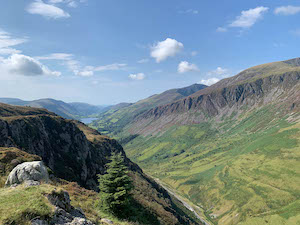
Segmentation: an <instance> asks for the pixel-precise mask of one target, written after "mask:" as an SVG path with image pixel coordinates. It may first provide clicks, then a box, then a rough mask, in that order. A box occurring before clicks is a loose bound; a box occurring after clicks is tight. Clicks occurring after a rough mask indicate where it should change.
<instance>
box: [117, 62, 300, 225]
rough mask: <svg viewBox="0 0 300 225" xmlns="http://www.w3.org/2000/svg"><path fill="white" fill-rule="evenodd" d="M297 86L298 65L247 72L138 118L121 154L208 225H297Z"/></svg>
mask: <svg viewBox="0 0 300 225" xmlns="http://www.w3.org/2000/svg"><path fill="white" fill-rule="evenodd" d="M299 81H300V65H299V59H293V60H288V61H283V62H276V63H269V64H265V65H260V66H256V67H253V68H250V69H247V70H245V71H243V72H241V73H240V74H238V75H237V76H234V77H231V78H227V79H224V80H222V81H220V82H218V83H217V84H215V85H213V86H210V87H208V88H205V89H203V90H200V91H198V92H196V93H194V94H193V95H191V96H188V97H187V98H184V99H180V100H178V101H175V102H172V103H170V104H167V105H162V106H158V107H155V108H153V109H150V110H148V111H146V112H144V113H143V114H140V115H139V116H138V117H136V118H135V119H134V120H132V121H131V122H130V123H129V124H128V125H127V126H126V127H124V129H123V133H122V135H123V137H121V138H122V139H126V137H124V136H125V135H127V137H128V138H127V140H128V141H127V144H126V145H125V147H124V148H125V151H126V153H127V155H128V157H129V158H130V159H132V160H133V161H134V162H137V163H138V164H139V165H140V166H141V167H142V168H143V169H144V170H145V171H146V172H147V173H149V174H151V175H152V176H154V177H156V178H158V179H160V180H161V181H162V182H164V183H165V184H166V185H167V186H168V187H169V188H172V189H174V191H176V192H177V193H179V194H181V196H183V197H185V198H187V199H189V200H190V201H192V202H193V203H194V204H196V205H198V206H199V207H201V208H202V209H203V210H204V212H205V214H206V216H207V219H209V220H211V221H212V222H213V223H216V224H222V225H223V224H225V225H226V224H247V225H248V224H278V225H279V224H299V222H300V212H299V207H300V202H299V197H300V196H299V193H300V179H299V178H300V166H299V165H300V164H299V159H300V138H299V137H300V82H299ZM129 137H134V138H129Z"/></svg>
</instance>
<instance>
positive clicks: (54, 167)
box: [0, 104, 196, 224]
mask: <svg viewBox="0 0 300 225" xmlns="http://www.w3.org/2000/svg"><path fill="white" fill-rule="evenodd" d="M0 131H1V132H0V146H1V147H3V148H1V149H0V170H1V171H0V172H1V176H2V178H1V180H0V181H1V183H2V185H3V176H5V175H7V174H8V172H9V171H10V170H11V168H13V166H12V165H11V164H14V165H17V164H19V163H21V162H24V161H28V160H30V159H31V158H34V157H41V159H42V160H43V161H44V163H45V164H46V165H47V166H48V167H49V168H50V169H51V171H52V172H53V175H54V176H56V177H58V178H62V179H64V180H67V181H68V182H76V183H78V184H79V185H80V186H81V187H85V188H87V189H92V190H97V174H103V173H105V171H106V168H105V164H106V163H107V162H108V159H107V158H108V156H110V155H111V153H112V152H119V153H121V154H123V155H124V157H125V162H126V164H127V166H128V168H129V170H130V176H131V177H132V178H133V181H134V186H135V188H134V199H135V202H136V203H135V205H133V208H135V210H136V213H137V214H139V216H137V215H135V216H134V218H136V217H138V218H143V217H142V216H141V215H144V216H145V218H144V219H145V221H146V222H145V221H144V222H143V223H145V224H194V222H193V221H196V220H195V219H192V216H191V217H189V216H188V214H189V212H188V210H186V209H185V207H184V206H183V205H182V204H181V203H180V202H179V201H177V200H176V199H172V197H170V196H169V194H168V193H167V192H166V191H165V190H164V189H163V188H161V187H160V186H159V185H157V184H156V183H155V182H154V181H153V180H152V179H150V178H149V177H147V176H146V175H145V174H143V172H142V170H141V169H140V168H139V167H138V166H137V165H136V164H134V163H132V162H131V161H130V160H129V159H128V158H127V157H126V155H125V153H124V151H123V149H122V147H121V146H120V145H119V144H118V143H117V141H115V140H113V139H111V138H108V137H106V136H102V135H101V134H100V133H98V132H97V131H95V130H93V129H91V128H89V127H87V126H85V125H84V124H82V123H80V122H78V121H72V120H66V119H63V118H62V117H59V116H57V115H55V114H54V113H50V112H49V111H47V110H43V109H35V108H32V107H16V106H10V105H5V104H0ZM12 148H13V149H12ZM15 148H19V149H21V150H23V152H20V150H18V149H15ZM28 153H29V154H34V155H36V156H30V155H29V154H28ZM13 156H15V158H16V160H12V159H11V158H12V157H13ZM9 159H11V160H9ZM2 163H4V164H2ZM38 193H40V192H37V193H36V194H38ZM41 193H42V192H41ZM1 197H3V196H2V195H1V196H0V198H1ZM7 197H8V196H6V197H5V198H7ZM85 201H86V202H87V203H88V204H90V207H96V206H94V205H92V203H91V202H93V201H92V200H91V199H88V198H87V197H85ZM94 203H95V202H94ZM94 203H93V204H94ZM81 204H83V205H84V202H82V203H81ZM0 207H2V205H0ZM24 210H25V212H24V213H25V214H24V215H23V216H25V218H26V216H28V217H30V216H34V214H30V209H28V210H26V208H24ZM26 212H29V215H27V214H26ZM21 216H22V215H21Z"/></svg>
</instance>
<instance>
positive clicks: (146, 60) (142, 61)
mask: <svg viewBox="0 0 300 225" xmlns="http://www.w3.org/2000/svg"><path fill="white" fill-rule="evenodd" d="M147 62H149V59H141V60H139V61H138V63H147Z"/></svg>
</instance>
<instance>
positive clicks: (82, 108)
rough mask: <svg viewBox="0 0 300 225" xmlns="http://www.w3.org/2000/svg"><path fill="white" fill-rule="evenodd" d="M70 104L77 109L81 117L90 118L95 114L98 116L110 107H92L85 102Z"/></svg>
mask: <svg viewBox="0 0 300 225" xmlns="http://www.w3.org/2000/svg"><path fill="white" fill-rule="evenodd" d="M68 104H69V105H71V106H72V107H73V108H75V109H76V111H77V112H78V113H79V115H80V116H90V115H93V114H97V113H100V112H101V111H103V110H104V109H106V108H107V107H109V106H102V105H99V106H96V105H90V104H87V103H83V102H70V103H68Z"/></svg>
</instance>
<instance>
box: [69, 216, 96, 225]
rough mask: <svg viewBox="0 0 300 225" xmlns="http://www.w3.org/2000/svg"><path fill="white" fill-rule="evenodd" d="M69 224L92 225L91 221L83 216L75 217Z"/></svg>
mask: <svg viewBox="0 0 300 225" xmlns="http://www.w3.org/2000/svg"><path fill="white" fill-rule="evenodd" d="M70 225H93V223H92V222H91V221H89V220H87V219H85V218H80V217H75V218H74V219H73V221H72V222H71V223H70Z"/></svg>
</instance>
